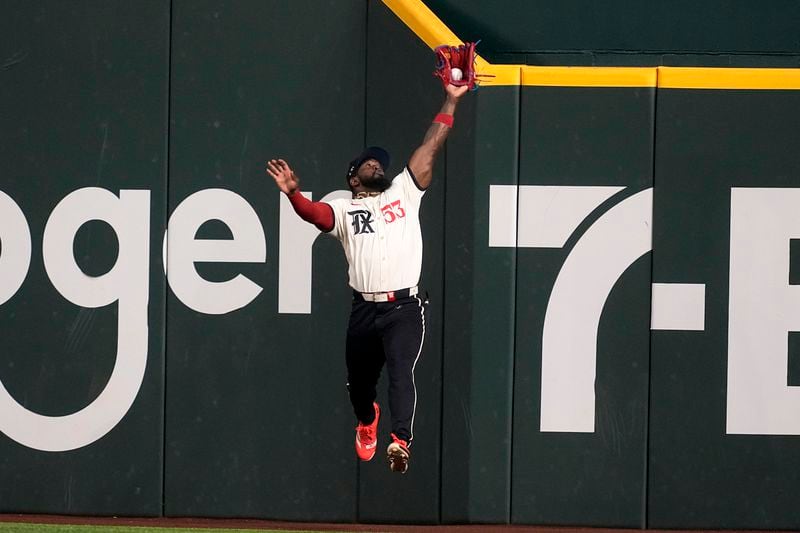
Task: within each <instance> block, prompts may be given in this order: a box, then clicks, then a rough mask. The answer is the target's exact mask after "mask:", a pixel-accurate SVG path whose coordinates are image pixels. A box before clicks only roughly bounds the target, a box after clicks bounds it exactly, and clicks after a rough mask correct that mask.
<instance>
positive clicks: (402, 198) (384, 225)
mask: <svg viewBox="0 0 800 533" xmlns="http://www.w3.org/2000/svg"><path fill="white" fill-rule="evenodd" d="M469 88H470V87H469V86H468V85H466V84H464V85H460V86H456V85H453V84H450V83H447V84H445V92H446V98H445V101H444V104H443V105H442V107H441V110H440V111H439V113H438V114H437V115H436V117H435V118H434V120H433V123H432V124H431V126H430V127H429V128H428V131H427V133H426V134H425V138H424V139H423V141H422V144H421V145H420V146H419V148H417V149H416V150H415V151H414V153H413V154H412V155H411V158H410V159H409V160H408V163H407V164H406V166H405V167H404V168H403V170H402V171H401V172H400V173H399V174H397V175H396V176H395V177H394V178H388V177H387V176H386V171H387V170H388V168H389V154H388V153H387V152H386V150H384V149H382V148H379V147H375V146H373V147H369V148H367V149H365V150H364V151H363V152H362V153H361V154H360V155H358V157H356V158H355V159H353V160H352V161H351V162H350V165H349V166H348V170H347V184H348V186H349V188H350V190H351V191H352V193H353V196H352V198H351V199H338V200H332V201H330V202H312V201H310V200H308V199H307V198H305V197H304V196H303V195H302V193H301V192H300V180H299V179H298V177H297V174H295V173H294V172H293V171H292V169H291V167H290V166H289V164H288V163H287V162H286V161H284V160H283V159H272V160H270V161H268V162H267V168H266V171H267V173H268V174H269V175H270V176H271V177H272V178H273V179H274V180H275V183H276V184H277V186H278V188H279V189H280V190H281V191H282V192H283V193H284V194H286V196H288V198H289V201H290V202H291V204H292V207H293V208H294V210H295V212H296V213H297V214H298V215H299V216H300V217H301V218H302V219H303V220H305V221H307V222H310V223H312V224H314V225H315V226H316V227H317V228H318V229H319V230H320V231H322V232H325V233H328V234H330V235H332V236H334V237H335V238H336V239H338V240H339V241H340V242H341V243H342V247H343V248H344V253H345V256H346V257H347V262H348V265H349V268H348V274H349V283H350V287H352V289H353V306H352V311H351V313H350V322H349V325H348V328H347V343H346V348H345V352H346V353H345V360H346V363H347V382H348V383H347V388H348V391H349V395H350V403H351V404H352V405H353V411H354V412H355V416H356V418H357V419H358V425H357V426H356V437H355V447H356V454H357V455H358V457H359V459H361V460H362V461H369V460H371V459H372V458H373V457H374V456H375V450H376V447H377V443H378V437H377V428H378V420H379V418H380V416H381V409H380V407H379V406H378V404H377V402H376V401H375V397H376V390H375V387H376V385H377V382H378V378H379V376H380V373H381V369H382V368H383V366H384V364H385V365H386V367H387V370H388V376H389V411H390V413H391V420H392V424H391V442H390V443H389V446H388V448H387V450H386V454H387V459H388V462H389V468H390V469H391V470H392V471H393V472H400V473H405V472H406V471H407V470H408V463H409V459H410V456H411V452H410V447H411V443H412V442H413V440H414V415H415V413H416V409H417V389H416V386H415V383H414V369H415V367H416V364H417V361H418V360H419V356H420V354H421V353H422V345H423V341H424V339H425V310H426V307H427V301H423V300H422V299H421V298H420V292H419V289H418V286H417V285H418V283H419V278H420V272H421V270H422V232H421V228H420V223H419V208H420V202H421V200H422V197H423V196H424V194H425V191H426V190H427V188H428V186H429V185H430V184H431V179H432V176H433V163H434V160H435V158H436V155H437V154H438V152H439V150H440V149H441V148H442V146H443V145H444V142H445V139H447V135H448V134H449V133H450V129H451V128H452V127H453V115H454V113H455V110H456V106H457V105H458V101H459V99H460V98H461V97H462V96H463V95H464V94H465V93H466V92H467V91H468V90H469Z"/></svg>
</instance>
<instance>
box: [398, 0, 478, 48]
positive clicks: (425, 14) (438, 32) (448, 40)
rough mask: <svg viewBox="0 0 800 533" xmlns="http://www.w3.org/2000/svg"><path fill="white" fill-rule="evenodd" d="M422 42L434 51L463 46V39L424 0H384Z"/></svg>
mask: <svg viewBox="0 0 800 533" xmlns="http://www.w3.org/2000/svg"><path fill="white" fill-rule="evenodd" d="M383 3H384V4H386V7H388V8H389V9H391V10H392V11H393V12H394V14H395V15H397V16H398V17H399V18H400V20H402V21H403V22H404V23H405V25H406V26H408V27H409V28H410V29H411V31H413V32H414V33H415V34H416V35H417V37H419V38H420V39H422V42H424V43H425V44H427V45H428V47H430V48H431V50H432V49H434V48H436V47H437V46H440V45H442V44H448V45H457V44H461V43H462V41H461V39H459V38H458V36H457V35H456V34H455V33H453V32H452V31H450V28H448V27H447V26H446V25H445V24H444V22H442V21H441V20H439V17H437V16H436V15H434V13H433V11H431V10H430V9H428V6H426V5H425V4H423V3H422V0H383Z"/></svg>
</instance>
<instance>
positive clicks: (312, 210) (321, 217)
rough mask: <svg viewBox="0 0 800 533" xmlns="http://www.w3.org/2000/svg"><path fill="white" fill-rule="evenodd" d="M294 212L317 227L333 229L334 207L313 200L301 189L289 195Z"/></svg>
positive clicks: (327, 230)
mask: <svg viewBox="0 0 800 533" xmlns="http://www.w3.org/2000/svg"><path fill="white" fill-rule="evenodd" d="M289 202H290V203H291V204H292V207H293V208H294V212H295V213H297V214H298V215H300V218H302V219H303V220H305V221H306V222H310V223H312V224H314V225H315V226H316V227H317V229H319V230H320V231H324V232H326V233H327V232H329V231H330V230H332V229H333V223H334V220H333V208H332V207H331V206H329V205H328V204H326V203H324V202H312V201H311V200H309V199H308V198H306V197H305V196H303V194H302V193H301V192H300V191H295V192H294V194H292V195H291V196H289Z"/></svg>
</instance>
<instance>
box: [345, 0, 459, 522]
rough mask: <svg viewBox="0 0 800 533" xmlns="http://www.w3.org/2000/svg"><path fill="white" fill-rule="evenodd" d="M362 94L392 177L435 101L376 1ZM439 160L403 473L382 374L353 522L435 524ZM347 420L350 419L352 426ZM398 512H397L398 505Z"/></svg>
mask: <svg viewBox="0 0 800 533" xmlns="http://www.w3.org/2000/svg"><path fill="white" fill-rule="evenodd" d="M367 27H368V29H367V43H369V44H368V51H367V86H366V87H367V88H366V101H365V104H366V122H365V131H366V138H365V143H364V144H365V145H366V146H372V145H378V146H383V147H385V148H386V149H387V150H389V152H390V153H391V155H392V163H391V171H390V173H391V174H396V173H397V172H399V171H400V170H401V169H402V168H403V166H404V165H405V164H406V163H407V162H408V159H409V158H410V157H411V154H412V153H413V151H414V150H415V149H416V148H417V147H418V146H419V145H420V144H421V143H422V139H423V137H424V136H425V132H426V131H427V129H428V127H429V125H430V123H431V121H432V120H433V117H434V115H435V114H436V112H437V111H438V109H439V107H440V106H441V103H442V101H443V92H442V90H441V86H440V85H439V83H438V82H437V80H436V79H435V78H433V76H431V75H430V72H431V69H432V67H431V61H432V58H431V52H430V50H429V49H428V48H427V47H426V46H425V45H424V44H423V43H422V42H420V41H419V39H417V38H416V36H415V35H414V34H413V33H412V32H411V31H410V30H409V29H408V28H407V27H406V26H405V25H403V24H402V23H401V22H400V21H399V20H398V19H397V17H396V16H395V15H394V14H393V13H392V12H391V11H390V10H389V9H388V8H387V7H386V6H385V5H384V4H383V2H378V1H371V2H369V16H368V21H367ZM444 160H445V154H444V151H442V153H440V154H439V156H438V158H437V161H436V164H435V168H434V174H433V182H432V184H431V186H430V188H429V189H428V191H427V192H426V193H425V196H424V197H423V200H422V207H421V210H420V223H421V224H422V239H423V246H424V252H423V259H422V277H421V280H420V286H421V288H422V290H423V293H424V292H426V291H427V293H428V294H429V296H430V304H429V306H428V309H427V313H426V322H425V342H424V346H423V350H422V354H421V355H420V358H419V360H418V362H417V365H416V369H415V384H416V389H417V407H416V411H415V415H414V428H413V431H414V441H413V445H412V446H411V453H412V457H411V463H410V466H409V470H408V473H407V474H405V475H403V476H398V475H397V474H394V473H392V472H390V471H389V469H388V468H387V466H386V458H385V450H386V446H387V445H388V444H389V442H390V440H389V432H390V430H391V429H390V418H389V409H388V405H389V404H388V401H387V396H386V385H387V375H386V368H385V367H384V371H383V374H382V377H381V381H380V383H379V396H378V402H379V403H380V404H381V405H382V406H383V412H384V416H383V417H382V419H381V423H380V426H379V431H378V437H379V440H378V454H377V455H376V457H375V459H373V460H372V462H370V463H361V465H360V468H359V507H358V518H359V521H361V522H390V523H402V522H425V523H436V522H438V520H439V484H440V438H441V384H442V381H441V371H442V370H441V369H442V322H443V310H444V304H443V302H444V284H443V268H442V267H443V238H444V193H445V190H446V186H447V181H448V180H449V175H446V173H445V169H446V167H445V164H444ZM353 420H354V419H353ZM398 499H399V500H400V501H402V502H403V503H402V505H398V501H399V500H398Z"/></svg>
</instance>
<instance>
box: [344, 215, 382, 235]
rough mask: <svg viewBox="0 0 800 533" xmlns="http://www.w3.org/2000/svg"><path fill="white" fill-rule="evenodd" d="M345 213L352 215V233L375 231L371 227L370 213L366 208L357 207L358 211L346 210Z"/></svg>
mask: <svg viewBox="0 0 800 533" xmlns="http://www.w3.org/2000/svg"><path fill="white" fill-rule="evenodd" d="M347 214H348V215H350V216H352V217H353V234H354V235H361V234H364V233H375V230H374V229H373V228H372V222H373V218H372V213H370V212H369V211H367V210H366V209H359V210H358V211H348V212H347Z"/></svg>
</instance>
